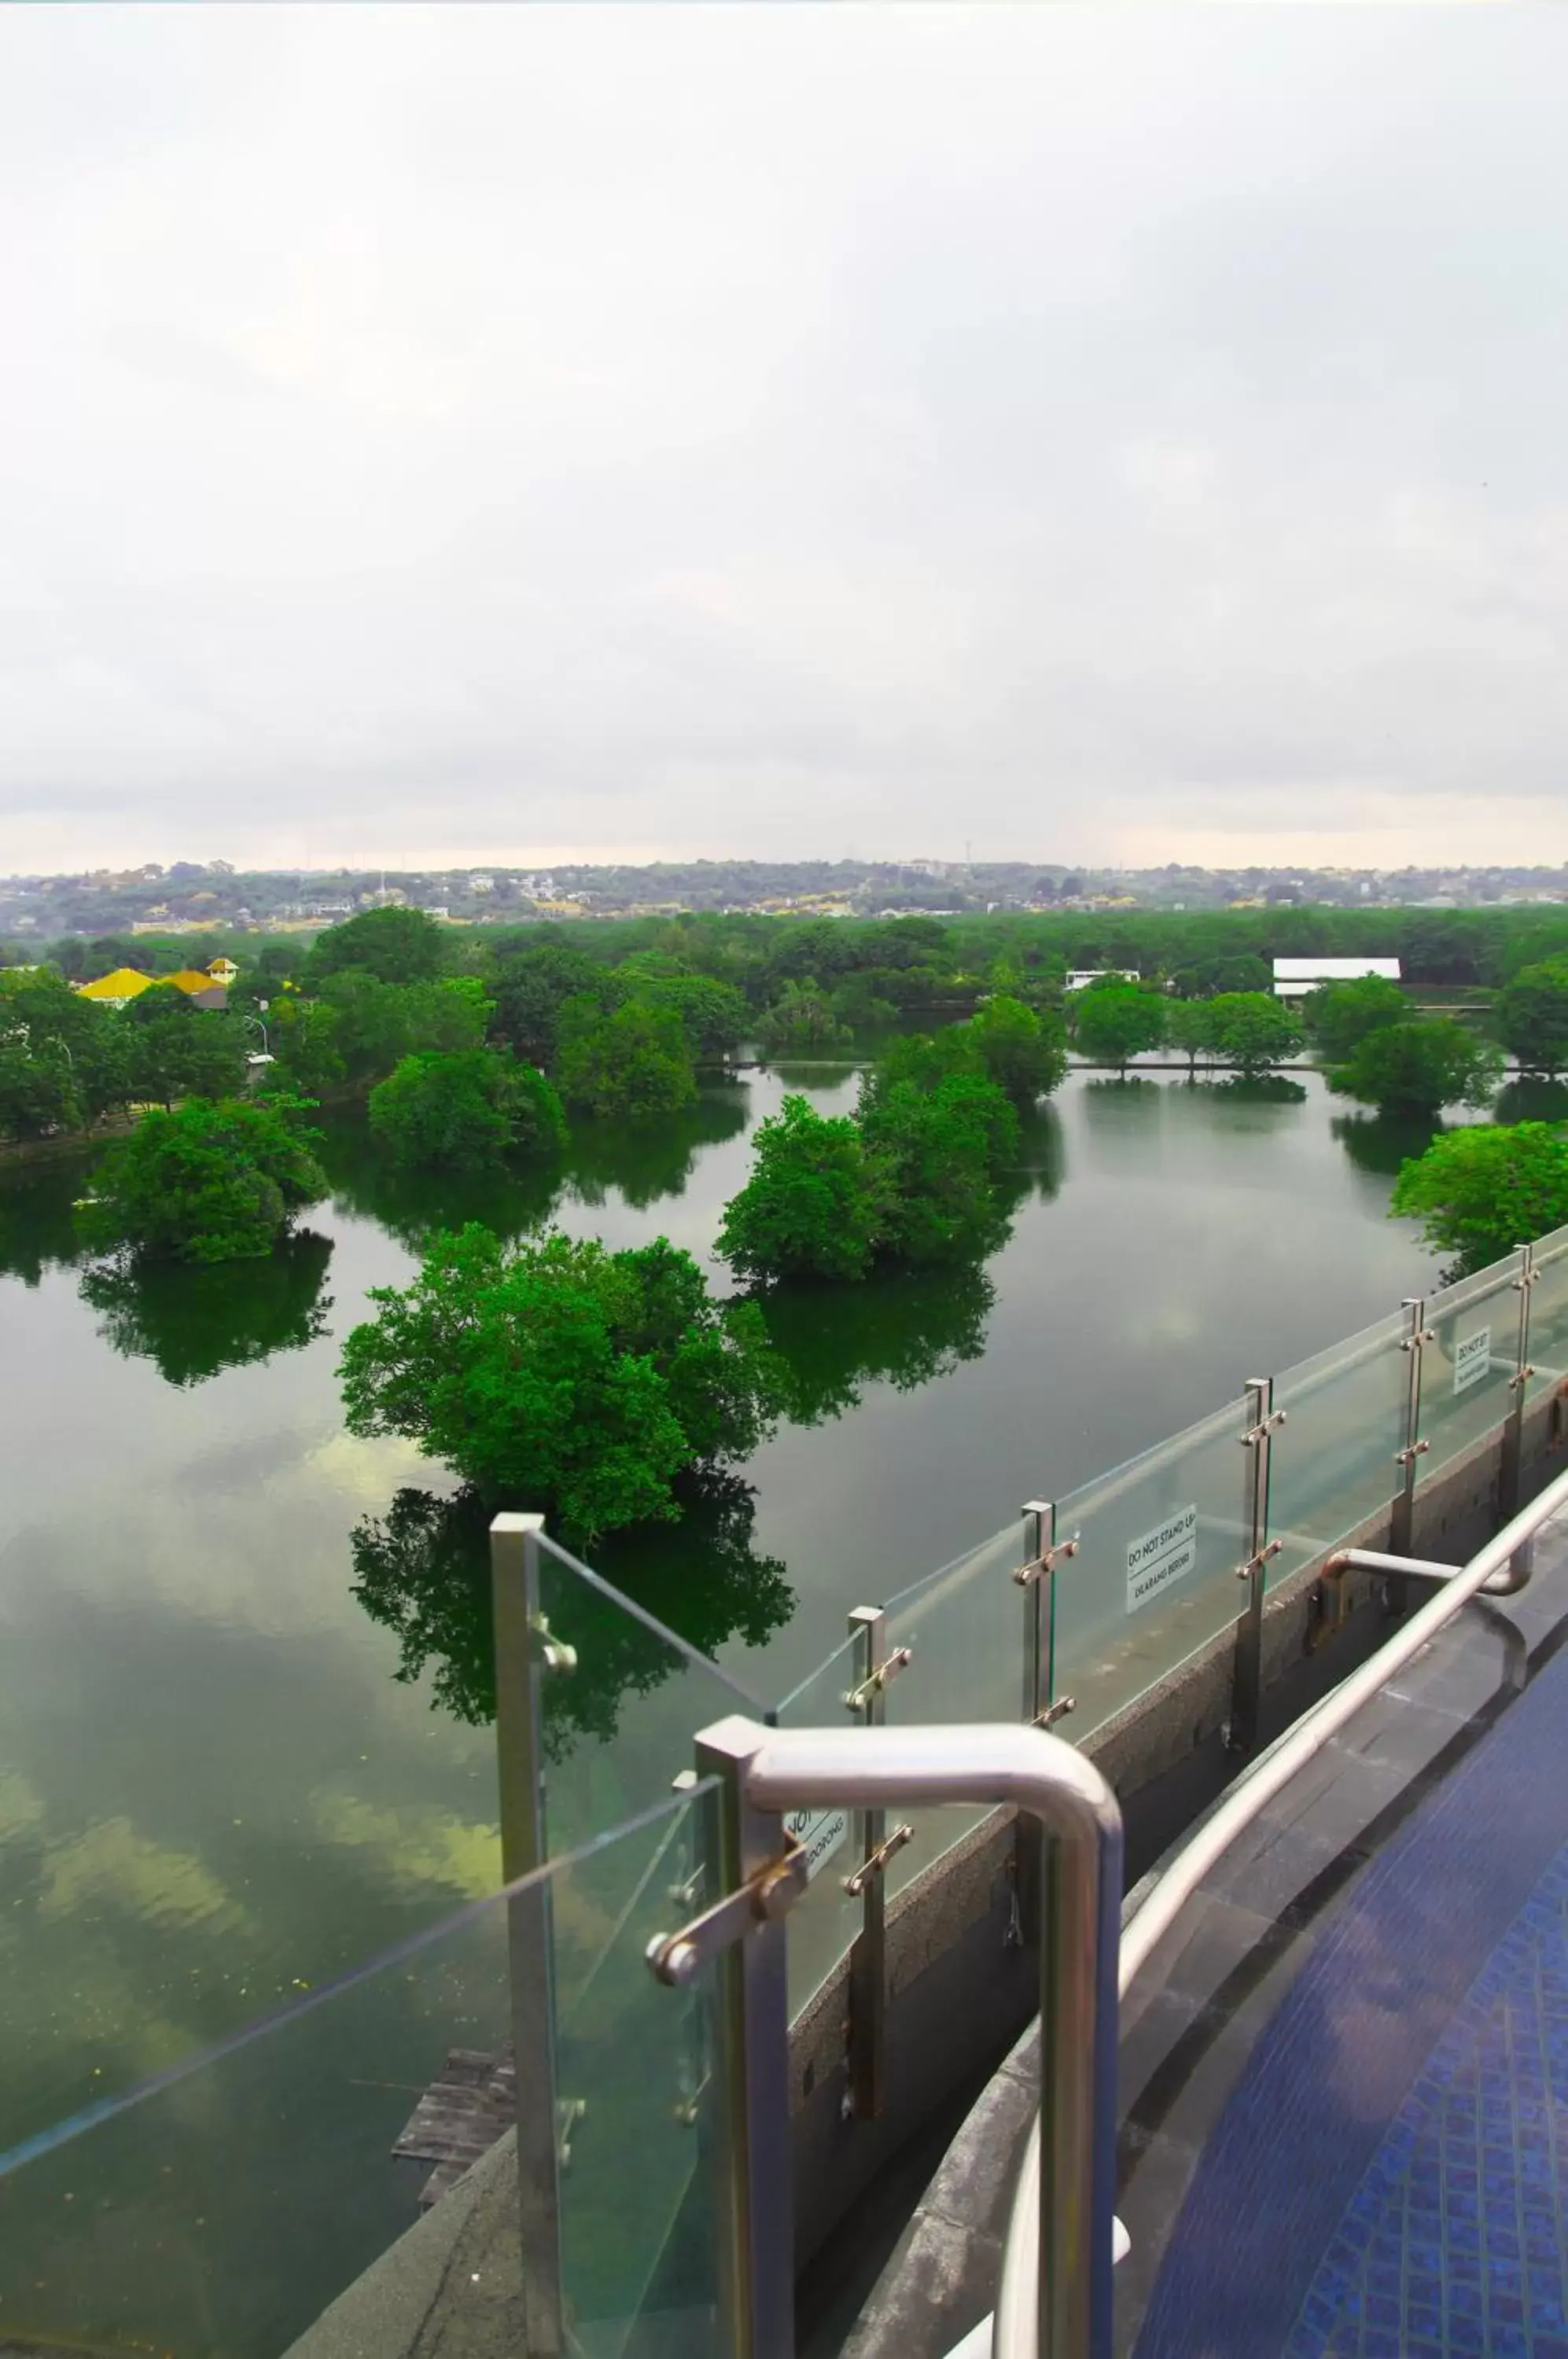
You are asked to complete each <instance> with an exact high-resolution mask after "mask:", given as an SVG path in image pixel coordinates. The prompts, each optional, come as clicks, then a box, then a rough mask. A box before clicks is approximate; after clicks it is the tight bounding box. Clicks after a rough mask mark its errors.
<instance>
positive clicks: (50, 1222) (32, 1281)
mask: <svg viewBox="0 0 1568 2359" xmlns="http://www.w3.org/2000/svg"><path fill="white" fill-rule="evenodd" d="M87 1169H88V1166H87V1164H86V1162H85V1161H82V1162H81V1163H77V1162H75V1161H72V1162H71V1163H70V1164H69V1165H61V1164H60V1163H54V1164H50V1165H49V1166H47V1167H45V1168H44V1169H39V1170H35V1171H27V1170H21V1171H17V1172H15V1173H13V1172H7V1173H5V1175H4V1177H0V1277H19V1278H20V1279H21V1281H22V1284H23V1285H24V1286H27V1287H33V1286H37V1285H38V1282H39V1280H40V1279H41V1278H42V1277H43V1276H44V1274H45V1272H46V1271H47V1270H51V1269H69V1268H70V1267H71V1263H72V1262H78V1261H81V1260H82V1258H83V1254H84V1251H85V1248H84V1247H83V1245H82V1240H81V1239H80V1237H79V1236H78V1235H77V1234H76V1209H75V1200H76V1198H77V1197H78V1196H79V1195H80V1194H81V1193H82V1189H83V1188H84V1186H85V1185H86V1173H87Z"/></svg>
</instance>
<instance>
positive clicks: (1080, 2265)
mask: <svg viewBox="0 0 1568 2359" xmlns="http://www.w3.org/2000/svg"><path fill="white" fill-rule="evenodd" d="M719 1747H722V1749H723V1751H724V1753H726V1754H728V1755H730V1756H732V1757H736V1758H738V1759H739V1763H740V1767H741V1774H742V1777H743V1780H744V1789H745V1797H746V1803H747V1805H748V1806H749V1807H750V1808H752V1809H755V1810H765V1811H777V1812H779V1813H782V1812H784V1811H786V1810H803V1809H811V1808H821V1807H822V1806H824V1805H835V1806H839V1807H844V1808H855V1809H860V1810H894V1809H899V1810H901V1809H907V1808H914V1809H919V1808H927V1807H931V1806H932V1805H935V1804H938V1803H943V1802H992V1803H998V1804H1000V1803H1012V1804H1013V1805H1014V1806H1015V1807H1016V1808H1017V1809H1018V1810H1021V1811H1024V1812H1027V1813H1028V1814H1029V1816H1030V1817H1032V1818H1034V1819H1036V1820H1037V1821H1039V1823H1040V1828H1041V1829H1042V1831H1043V1834H1044V1835H1045V1836H1049V1837H1051V1838H1054V1840H1052V1841H1050V1842H1048V1843H1046V1844H1045V1850H1046V1854H1047V1859H1048V1864H1049V1874H1050V1878H1051V1885H1050V1893H1049V1899H1048V1906H1047V1909H1046V1912H1045V1925H1046V1933H1045V1938H1044V1939H1043V1940H1042V1941H1041V1945H1040V2021H1041V2025H1042V2027H1043V2033H1042V2038H1041V2042H1040V2123H1041V2124H1042V2125H1046V2129H1047V2136H1046V2139H1045V2142H1044V2156H1045V2165H1044V2168H1043V2169H1041V2168H1040V2153H1041V2146H1040V2140H1039V2138H1038V2137H1037V2140H1036V2146H1035V2157H1036V2169H1035V2184H1036V2186H1037V2189H1038V2212H1037V2216H1036V2221H1035V2231H1036V2239H1037V2249H1038V2250H1040V2251H1043V2252H1044V2253H1045V2254H1046V2255H1047V2256H1048V2267H1047V2268H1046V2269H1045V2271H1044V2272H1043V2274H1041V2273H1040V2272H1037V2273H1036V2277H1035V2280H1034V2285H1035V2289H1036V2292H1037V2298H1038V2312H1037V2315H1036V2317H1035V2319H1034V2320H1033V2321H1032V2329H1031V2341H1030V2346H1029V2347H1030V2349H1031V2350H1032V2351H1037V2352H1038V2353H1039V2354H1040V2359H1109V2354H1110V2349H1111V2299H1112V2285H1111V2268H1112V2254H1111V2234H1112V2217H1111V2215H1112V2209H1113V2203H1114V2199H1115V2193H1116V1944H1117V1940H1118V1936H1119V1928H1120V1910H1121V1881H1122V1822H1121V1812H1120V1810H1118V1808H1117V1806H1116V1796H1115V1794H1114V1793H1113V1792H1112V1790H1111V1788H1110V1787H1109V1786H1108V1785H1107V1783H1106V1782H1105V1777H1103V1776H1102V1774H1101V1773H1100V1771H1099V1770H1098V1769H1096V1768H1095V1767H1094V1763H1093V1762H1092V1761H1089V1760H1086V1759H1085V1758H1084V1756H1083V1754H1081V1753H1079V1752H1077V1751H1076V1750H1075V1749H1074V1748H1073V1746H1072V1745H1064V1744H1063V1743H1062V1739H1061V1738H1060V1737H1056V1736H1052V1735H1051V1734H1049V1733H1048V1732H1047V1731H1046V1730H1044V1729H1038V1728H1019V1727H1014V1726H1009V1725H1007V1724H999V1723H992V1722H987V1723H982V1724H979V1725H976V1726H971V1727H949V1728H845V1729H836V1728H826V1729H823V1728H799V1729H761V1728H755V1727H752V1726H751V1725H750V1724H748V1723H745V1722H738V1721H726V1722H724V1723H720V1726H719V1727H718V1728H717V1729H711V1730H705V1731H704V1732H703V1734H702V1738H700V1739H699V1749H700V1753H702V1755H704V1756H706V1755H707V1754H708V1753H710V1752H713V1751H714V1750H716V1749H718V1748H719Z"/></svg>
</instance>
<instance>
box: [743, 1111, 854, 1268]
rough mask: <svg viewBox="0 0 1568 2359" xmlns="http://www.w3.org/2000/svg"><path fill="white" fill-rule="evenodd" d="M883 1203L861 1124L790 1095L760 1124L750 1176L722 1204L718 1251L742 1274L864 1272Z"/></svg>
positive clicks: (847, 1116) (845, 1115)
mask: <svg viewBox="0 0 1568 2359" xmlns="http://www.w3.org/2000/svg"><path fill="white" fill-rule="evenodd" d="M876 1239H877V1204H876V1201H875V1198H874V1194H873V1190H872V1186H871V1175H870V1173H869V1171H868V1169H867V1167H866V1147H865V1143H864V1141H863V1139H862V1137H861V1134H860V1126H859V1125H858V1124H857V1123H856V1122H855V1120H854V1119H853V1117H851V1116H850V1115H847V1114H838V1115H828V1114H818V1112H817V1111H816V1109H815V1107H814V1106H813V1105H812V1104H811V1100H810V1099H809V1098H803V1097H793V1096H792V1097H787V1098H786V1099H785V1101H784V1103H783V1105H782V1106H781V1107H780V1109H779V1112H778V1113H777V1114H772V1115H770V1116H769V1117H768V1120H767V1121H766V1122H763V1123H759V1124H758V1125H757V1137H756V1147H755V1154H754V1159H753V1163H752V1171H751V1177H750V1179H749V1180H747V1181H746V1186H745V1187H744V1188H743V1189H741V1190H740V1192H739V1194H738V1195H735V1196H732V1197H731V1199H730V1201H729V1202H728V1203H727V1204H726V1205H725V1207H724V1223H723V1226H722V1227H721V1228H720V1230H719V1235H718V1250H719V1251H720V1253H721V1254H723V1255H724V1258H725V1260H726V1261H728V1262H729V1263H730V1264H731V1266H732V1267H733V1268H735V1270H736V1271H737V1272H738V1273H739V1275H740V1276H741V1277H745V1278H748V1279H751V1280H754V1281H755V1280H759V1279H768V1278H777V1277H827V1278H855V1277H864V1276H865V1274H866V1270H867V1269H868V1268H869V1267H870V1266H871V1257H872V1254H873V1251H874V1249H875V1245H876Z"/></svg>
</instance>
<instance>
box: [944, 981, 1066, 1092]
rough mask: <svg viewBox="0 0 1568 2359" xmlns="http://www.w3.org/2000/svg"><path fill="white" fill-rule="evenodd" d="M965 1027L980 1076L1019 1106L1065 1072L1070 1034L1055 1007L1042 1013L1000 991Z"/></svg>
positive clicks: (986, 1002) (1055, 1082)
mask: <svg viewBox="0 0 1568 2359" xmlns="http://www.w3.org/2000/svg"><path fill="white" fill-rule="evenodd" d="M962 1028H963V1030H964V1032H966V1033H967V1034H968V1036H969V1039H970V1042H971V1045H972V1046H973V1048H974V1050H975V1058H976V1060H977V1062H978V1065H979V1069H980V1071H982V1072H983V1073H984V1074H985V1078H986V1080H987V1081H990V1082H996V1086H997V1088H998V1089H1000V1090H1005V1091H1006V1092H1007V1095H1008V1097H1010V1098H1011V1099H1012V1101H1013V1103H1014V1104H1015V1105H1019V1106H1031V1105H1033V1103H1034V1102H1035V1100H1036V1099H1037V1098H1042V1097H1044V1096H1045V1095H1046V1093H1047V1092H1048V1091H1051V1090H1053V1089H1055V1088H1056V1087H1057V1085H1058V1083H1059V1082H1061V1081H1062V1077H1063V1076H1064V1074H1065V1073H1066V1071H1067V1031H1066V1027H1065V1026H1064V1025H1063V1023H1062V1018H1061V1016H1058V1015H1057V1014H1056V1012H1055V1010H1054V1009H1053V1008H1044V1009H1042V1010H1040V1013H1038V1014H1037V1013H1036V1012H1035V1010H1034V1009H1033V1008H1030V1007H1026V1006H1024V1004H1023V1002H1022V1001H1021V1000H1019V999H1013V998H1009V997H1008V996H1007V995H1006V994H1004V993H1001V992H998V993H997V994H996V996H995V997H994V998H991V999H988V1000H986V1001H985V1005H984V1006H982V1007H980V1008H978V1009H977V1010H976V1012H975V1015H974V1016H971V1017H970V1019H969V1022H968V1023H967V1024H966V1025H964V1027H962Z"/></svg>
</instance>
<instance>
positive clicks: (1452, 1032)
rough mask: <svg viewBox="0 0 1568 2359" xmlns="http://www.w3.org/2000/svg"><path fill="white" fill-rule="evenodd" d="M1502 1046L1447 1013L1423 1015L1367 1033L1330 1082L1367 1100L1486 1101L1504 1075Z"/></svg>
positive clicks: (1433, 1106)
mask: <svg viewBox="0 0 1568 2359" xmlns="http://www.w3.org/2000/svg"><path fill="white" fill-rule="evenodd" d="M1502 1071H1503V1059H1502V1051H1501V1050H1500V1049H1497V1047H1496V1046H1495V1044H1494V1043H1493V1042H1492V1041H1490V1040H1482V1039H1479V1038H1477V1037H1476V1035H1475V1033H1474V1032H1471V1031H1467V1030H1466V1028H1465V1026H1464V1025H1463V1024H1458V1023H1455V1022H1454V1019H1453V1018H1452V1017H1451V1016H1414V1017H1412V1018H1411V1019H1410V1022H1409V1023H1405V1024H1386V1025H1382V1026H1380V1027H1378V1029H1377V1031H1375V1032H1368V1033H1367V1035H1366V1037H1365V1038H1363V1040H1362V1041H1361V1043H1360V1046H1359V1047H1358V1048H1357V1049H1356V1053H1355V1055H1354V1056H1353V1057H1352V1058H1351V1059H1350V1060H1349V1062H1348V1063H1347V1064H1345V1065H1343V1066H1340V1067H1338V1068H1337V1069H1336V1070H1335V1071H1333V1072H1331V1073H1330V1075H1329V1087H1330V1088H1331V1089H1333V1090H1336V1091H1337V1092H1338V1093H1339V1094H1340V1095H1341V1096H1342V1097H1350V1098H1359V1099H1360V1101H1361V1103H1363V1104H1364V1105H1376V1106H1404V1107H1409V1108H1410V1109H1411V1110H1412V1111H1414V1110H1421V1111H1424V1112H1427V1113H1432V1114H1435V1113H1436V1112H1437V1110H1438V1108H1439V1107H1440V1106H1445V1105H1472V1106H1484V1105H1486V1103H1487V1102H1488V1100H1489V1099H1490V1098H1491V1096H1492V1094H1493V1093H1494V1092H1495V1090H1496V1089H1497V1083H1498V1082H1499V1080H1500V1079H1501V1078H1502Z"/></svg>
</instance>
